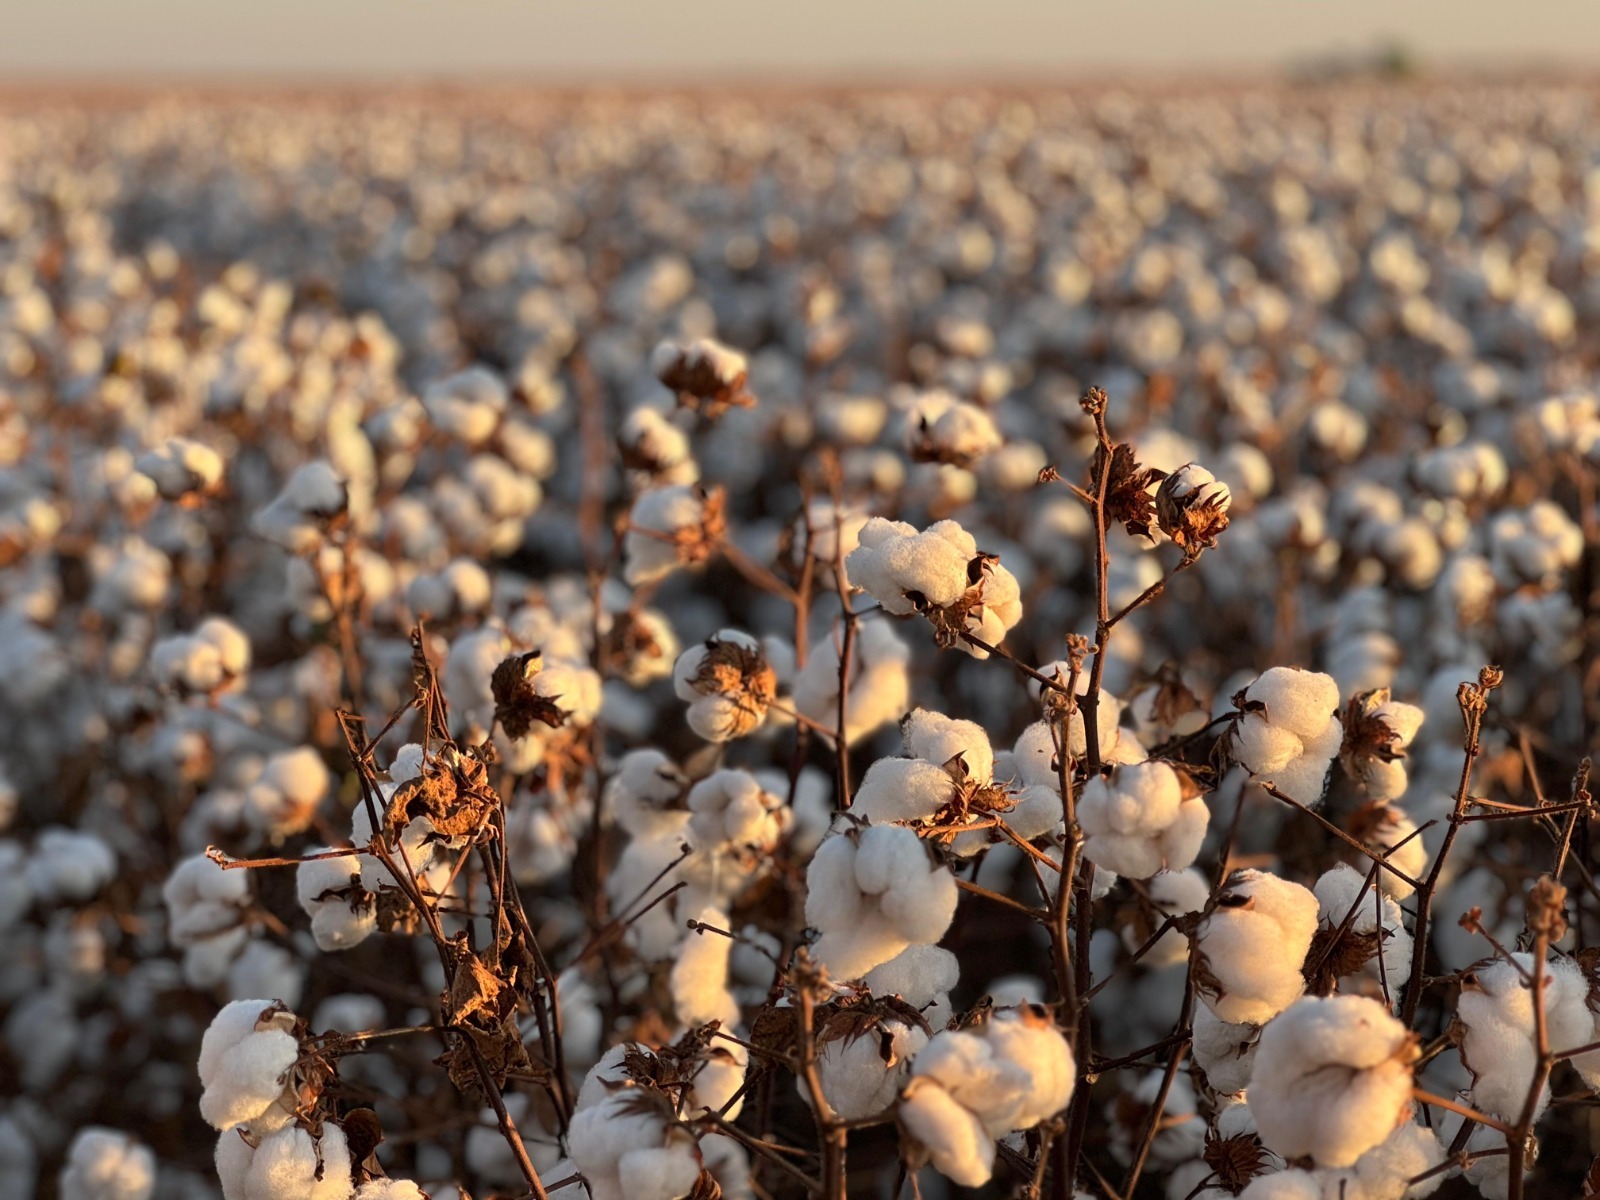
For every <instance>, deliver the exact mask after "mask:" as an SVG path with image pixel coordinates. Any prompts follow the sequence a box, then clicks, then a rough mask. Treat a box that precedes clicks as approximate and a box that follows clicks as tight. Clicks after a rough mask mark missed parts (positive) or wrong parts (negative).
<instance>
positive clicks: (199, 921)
mask: <svg viewBox="0 0 1600 1200" xmlns="http://www.w3.org/2000/svg"><path fill="white" fill-rule="evenodd" d="M161 899H162V901H163V902H164V903H165V905H166V908H167V936H168V938H169V939H171V941H172V944H173V945H174V946H178V947H180V948H181V947H185V946H189V945H191V944H193V943H194V942H197V941H200V940H202V939H205V938H208V937H211V936H213V935H215V934H218V933H221V932H224V931H226V930H229V929H232V928H233V927H234V926H236V925H238V924H239V922H240V921H241V920H243V918H244V912H245V910H246V909H248V908H249V907H250V872H249V871H245V870H234V871H229V870H227V869H225V868H224V867H223V866H222V865H221V864H220V863H218V862H216V861H215V860H213V859H211V858H209V857H207V856H206V855H204V854H196V855H193V856H191V857H189V858H186V859H184V860H183V861H182V862H180V863H179V864H178V865H177V866H176V867H174V868H173V869H172V874H171V875H169V876H167V881H166V882H165V883H164V884H162V885H161Z"/></svg>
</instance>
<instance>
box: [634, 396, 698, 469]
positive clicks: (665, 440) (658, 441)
mask: <svg viewBox="0 0 1600 1200" xmlns="http://www.w3.org/2000/svg"><path fill="white" fill-rule="evenodd" d="M617 444H618V445H619V446H620V447H621V449H622V461H623V463H624V464H625V465H626V466H628V467H631V468H632V469H633V470H635V471H643V472H645V473H646V474H647V475H649V476H650V477H651V479H652V480H654V481H656V482H660V483H668V484H688V483H694V482H695V481H696V480H698V479H699V478H700V468H699V465H698V464H697V463H696V462H695V461H694V450H693V448H692V447H691V446H690V443H689V435H688V434H686V433H685V432H684V431H683V430H682V429H680V428H679V427H678V426H677V425H675V424H673V422H672V420H671V419H670V418H669V417H667V416H666V415H665V414H664V413H662V412H661V411H660V410H658V409H654V408H650V407H647V406H641V407H639V408H636V409H634V410H633V411H632V412H630V413H629V414H628V416H627V418H626V419H625V420H624V421H623V422H622V428H621V430H620V431H619V433H618V435H617Z"/></svg>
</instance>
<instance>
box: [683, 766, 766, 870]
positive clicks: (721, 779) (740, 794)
mask: <svg viewBox="0 0 1600 1200" xmlns="http://www.w3.org/2000/svg"><path fill="white" fill-rule="evenodd" d="M689 813H690V816H689V840H690V841H691V842H692V843H693V844H694V846H695V849H697V850H701V851H713V852H749V851H765V850H770V849H771V848H772V847H774V846H776V845H777V843H778V841H779V839H781V838H782V837H783V834H784V832H785V830H787V829H788V826H789V820H790V813H789V808H788V806H787V805H786V804H785V803H784V801H783V798H782V797H781V796H777V795H774V794H773V793H771V792H768V791H766V790H765V789H764V788H762V786H761V784H760V782H759V781H758V780H757V779H756V777H755V776H754V775H751V774H750V773H749V772H748V771H737V770H722V771H713V772H712V773H711V774H710V775H707V776H706V777H705V778H704V779H702V780H701V781H700V782H699V783H697V784H695V785H694V787H692V788H690V789H689Z"/></svg>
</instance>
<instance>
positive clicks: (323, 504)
mask: <svg viewBox="0 0 1600 1200" xmlns="http://www.w3.org/2000/svg"><path fill="white" fill-rule="evenodd" d="M349 506H350V490H349V488H348V487H347V486H346V484H345V481H344V480H343V479H341V478H340V477H339V475H338V474H337V472H335V471H334V469H333V467H332V466H331V465H330V464H329V463H327V462H325V461H321V460H319V461H317V462H309V463H306V464H305V465H304V466H301V467H299V468H297V469H296V470H295V472H294V474H292V475H290V476H289V478H288V479H287V480H286V481H285V483H284V485H283V490H282V491H280V492H279V493H278V495H277V497H276V498H275V499H274V500H273V501H272V503H271V504H268V505H267V506H266V507H265V508H263V509H261V510H260V511H259V512H257V513H256V514H255V516H254V517H252V518H251V519H250V528H251V529H252V530H253V531H254V532H255V533H256V535H257V536H258V537H262V538H265V539H266V540H267V541H269V542H273V543H275V544H276V545H279V546H282V547H283V548H284V549H285V550H287V551H288V552H289V553H290V554H309V553H310V552H311V551H313V550H315V549H316V548H317V547H318V546H320V545H321V544H322V539H323V537H324V536H325V534H326V533H327V530H328V527H329V526H330V525H331V524H332V523H333V522H334V521H335V520H336V519H337V518H339V517H341V516H343V515H344V513H345V512H346V510H347V509H348V508H349Z"/></svg>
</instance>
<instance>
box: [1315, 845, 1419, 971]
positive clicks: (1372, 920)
mask: <svg viewBox="0 0 1600 1200" xmlns="http://www.w3.org/2000/svg"><path fill="white" fill-rule="evenodd" d="M1312 891H1313V892H1314V893H1315V895H1316V897H1317V919H1318V921H1319V922H1320V923H1321V925H1322V927H1323V928H1324V929H1329V930H1334V929H1339V928H1341V927H1343V926H1344V922H1345V918H1346V917H1347V916H1349V915H1350V913H1351V911H1352V910H1354V912H1355V917H1354V919H1353V920H1352V921H1351V922H1350V926H1349V931H1350V933H1351V934H1355V935H1363V934H1364V935H1368V936H1371V935H1373V934H1379V936H1380V937H1381V942H1380V947H1381V948H1380V951H1379V953H1378V954H1376V955H1375V956H1374V957H1373V958H1372V959H1371V960H1369V961H1368V962H1367V963H1365V964H1364V965H1363V966H1362V968H1361V970H1360V973H1359V975H1358V976H1349V975H1347V976H1345V977H1343V978H1341V980H1340V991H1344V992H1350V991H1358V990H1362V989H1361V988H1360V986H1359V985H1360V982H1361V981H1366V982H1367V983H1368V984H1369V988H1368V989H1367V994H1368V995H1370V996H1372V997H1373V998H1374V999H1377V998H1381V997H1382V996H1383V995H1384V993H1385V992H1387V994H1388V995H1389V996H1390V997H1391V998H1392V999H1393V1000H1396V1001H1398V999H1399V997H1400V992H1401V990H1402V989H1403V988H1404V987H1405V984H1406V980H1407V979H1409V978H1410V977H1411V946H1412V942H1411V934H1410V933H1408V932H1407V931H1406V927H1405V922H1404V919H1403V917H1402V915H1401V912H1400V906H1399V905H1398V904H1396V903H1395V902H1394V900H1392V899H1391V898H1390V897H1389V896H1387V895H1385V894H1383V893H1382V892H1380V891H1378V890H1377V888H1376V887H1368V886H1367V877H1366V874H1365V873H1364V872H1362V871H1358V870H1356V868H1354V867H1352V866H1349V865H1347V864H1344V863H1341V864H1339V865H1338V866H1336V867H1334V868H1332V869H1331V870H1329V871H1326V872H1324V873H1323V875H1322V877H1321V878H1319V879H1318V880H1317V882H1316V884H1315V885H1314V886H1313V887H1312ZM1379 897H1381V899H1380V898H1379ZM1380 906H1381V908H1382V911H1383V924H1382V927H1381V933H1380V932H1379V931H1380V926H1379V924H1378V909H1379V907H1380Z"/></svg>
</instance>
